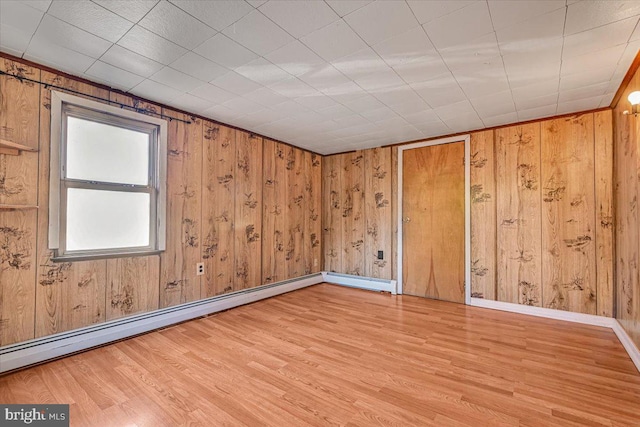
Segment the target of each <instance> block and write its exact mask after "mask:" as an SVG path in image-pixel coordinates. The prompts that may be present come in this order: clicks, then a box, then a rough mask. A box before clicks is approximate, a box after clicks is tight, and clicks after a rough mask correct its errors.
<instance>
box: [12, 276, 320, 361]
mask: <svg viewBox="0 0 640 427" xmlns="http://www.w3.org/2000/svg"><path fill="white" fill-rule="evenodd" d="M323 280H324V278H323V275H322V273H316V274H311V275H308V276H302V277H298V278H296V279H290V280H284V281H282V282H277V283H273V284H269V285H263V286H258V287H255V288H251V289H244V290H240V291H236V292H232V293H228V294H225V295H220V296H216V297H211V298H207V299H203V300H198V301H194V302H189V303H185V304H180V305H176V306H173V307H168V308H162V309H159V310H154V311H151V312H147V313H142V314H137V315H133V316H129V317H125V318H122V319H117V320H112V321H109V322H105V323H100V324H97V325H92V326H88V327H85V328H80V329H74V330H72V331H67V332H61V333H59V334H55V335H49V336H46V337H43V338H37V339H33V340H29V341H25V342H21V343H18V344H12V345H8V346H5V347H1V348H0V373H2V372H8V371H13V370H15V369H19V368H23V367H25V366H29V365H33V364H36V363H40V362H44V361H46V360H49V359H55V358H58V357H61V356H65V355H68V354H72V353H77V352H79V351H82V350H86V349H89V348H92V347H96V346H100V345H103V344H107V343H109V342H113V341H117V340H121V339H124V338H128V337H132V336H135V335H139V334H142V333H145V332H149V331H153V330H155V329H159V328H164V327H166V326H170V325H173V324H176V323H180V322H184V321H186V320H191V319H196V318H198V317H202V316H206V315H208V314H212V313H216V312H219V311H224V310H228V309H230V308H234V307H238V306H241V305H245V304H249V303H252V302H256V301H260V300H262V299H265V298H269V297H272V296H276V295H280V294H284V293H287V292H291V291H295V290H298V289H302V288H305V287H307V286H312V285H316V284H319V283H322V282H323Z"/></svg>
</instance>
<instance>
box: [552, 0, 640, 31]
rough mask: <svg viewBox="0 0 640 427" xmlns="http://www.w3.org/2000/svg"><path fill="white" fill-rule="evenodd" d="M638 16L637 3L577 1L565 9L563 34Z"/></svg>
mask: <svg viewBox="0 0 640 427" xmlns="http://www.w3.org/2000/svg"><path fill="white" fill-rule="evenodd" d="M638 14H640V2H638V1H613V0H604V1H579V2H576V3H573V4H570V5H569V7H568V8H567V23H566V25H565V29H564V34H565V35H569V34H575V33H579V32H580V31H585V30H589V29H591V28H595V27H599V26H601V25H604V24H609V23H611V22H615V21H619V20H621V19H625V18H629V17H631V16H636V15H638Z"/></svg>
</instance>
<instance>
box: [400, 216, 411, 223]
mask: <svg viewBox="0 0 640 427" xmlns="http://www.w3.org/2000/svg"><path fill="white" fill-rule="evenodd" d="M402 222H404V223H405V224H406V223H407V222H411V218H409V217H406V218H405V219H403V220H402Z"/></svg>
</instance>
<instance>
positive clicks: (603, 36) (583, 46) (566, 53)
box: [562, 16, 638, 59]
mask: <svg viewBox="0 0 640 427" xmlns="http://www.w3.org/2000/svg"><path fill="white" fill-rule="evenodd" d="M637 23H638V17H637V16H636V17H633V18H627V19H623V20H620V21H617V22H614V23H611V24H607V25H603V26H602V27H598V28H594V29H592V30H588V31H583V32H581V33H576V34H573V35H570V36H567V37H565V39H564V48H563V49H562V58H563V59H564V58H570V57H572V56H578V55H584V54H587V53H592V52H595V51H598V50H602V49H606V48H608V47H611V46H617V45H619V44H623V43H627V41H628V40H629V37H630V36H631V34H632V33H633V30H634V28H635V27H636V24H637Z"/></svg>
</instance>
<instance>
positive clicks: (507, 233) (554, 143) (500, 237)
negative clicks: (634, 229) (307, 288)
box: [323, 111, 637, 317]
mask: <svg viewBox="0 0 640 427" xmlns="http://www.w3.org/2000/svg"><path fill="white" fill-rule="evenodd" d="M612 148H613V146H612V118H611V111H600V112H595V113H585V114H578V115H574V116H570V117H562V118H557V119H553V120H544V121H538V122H533V123H529V124H523V125H514V126H508V127H503V128H499V129H495V130H489V131H482V132H474V133H472V134H471V246H472V248H471V260H472V266H471V272H472V283H471V292H472V295H473V296H474V297H477V298H486V299H492V300H498V301H505V302H511V303H518V304H526V305H533V306H538V307H547V308H554V309H560V310H568V311H573V312H578V313H589V314H600V315H603V316H609V317H611V316H613V269H612V268H613V267H612V266H613V227H612V222H611V215H612V212H613V200H612V177H613V171H612V162H611V161H612ZM390 150H391V148H382V149H374V150H365V151H359V152H355V153H347V154H340V155H333V156H328V157H325V165H324V171H323V179H324V201H325V204H324V208H323V217H324V224H323V227H324V232H325V251H324V261H325V269H326V270H331V271H337V272H342V273H349V274H357V275H365V276H374V277H376V273H377V275H378V276H377V277H385V278H395V277H396V276H397V272H396V263H395V262H393V265H392V266H390V269H388V270H387V268H389V267H388V266H385V267H384V268H385V270H384V271H382V272H381V271H379V270H375V269H374V271H372V268H373V267H372V266H376V264H375V260H374V259H373V257H372V255H373V254H372V252H373V249H374V247H379V249H386V250H390V249H391V248H392V242H391V240H395V239H396V238H397V234H396V233H397V230H395V228H396V210H397V203H399V201H397V200H396V198H395V197H392V196H390V195H389V193H390V192H393V193H394V194H395V192H396V188H397V187H396V185H397V184H395V181H393V182H392V176H394V177H395V176H396V174H397V160H396V159H397V154H396V153H397V148H394V149H393V153H392V152H391V151H390ZM392 158H393V161H392ZM359 159H365V167H364V169H360V168H358V166H357V165H358V162H359ZM366 159H384V160H382V161H381V164H384V167H382V168H381V170H383V171H390V172H391V173H390V174H387V175H385V176H382V177H381V178H380V179H377V180H373V181H372V178H371V177H372V176H375V174H376V173H377V169H376V168H375V167H373V166H372V167H369V165H368V163H367V160H366ZM390 175H392V176H390ZM363 182H364V183H365V185H364V187H361V183H363ZM360 188H362V189H363V191H364V194H362V195H361V194H360V192H359V191H360ZM378 188H383V190H380V191H378ZM362 197H364V200H365V202H364V205H365V206H366V209H362V208H361V205H362V202H361V199H362ZM378 198H380V201H381V202H382V203H381V204H380V205H378V203H377V201H378ZM369 203H372V204H376V209H373V208H372V205H371V204H369ZM363 224H366V225H363ZM364 230H366V232H364ZM370 230H371V231H373V234H377V235H381V236H384V237H383V238H382V239H381V240H380V241H377V240H373V239H372V236H371V235H370V233H369V231H370ZM380 233H382V234H380ZM635 235H636V236H637V233H636V234H635ZM360 239H363V240H364V251H360V250H359V248H358V244H357V243H358V241H359V240H360ZM395 246H396V245H395V243H394V244H393V254H390V255H391V256H385V258H386V259H388V260H395V257H396V254H397V248H396V247H395ZM636 278H637V272H636Z"/></svg>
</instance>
